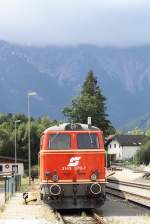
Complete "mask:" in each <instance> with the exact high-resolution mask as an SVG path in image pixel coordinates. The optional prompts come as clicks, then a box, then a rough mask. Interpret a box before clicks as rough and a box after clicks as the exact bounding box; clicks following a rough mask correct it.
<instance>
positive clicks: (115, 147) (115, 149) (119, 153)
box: [107, 140, 122, 160]
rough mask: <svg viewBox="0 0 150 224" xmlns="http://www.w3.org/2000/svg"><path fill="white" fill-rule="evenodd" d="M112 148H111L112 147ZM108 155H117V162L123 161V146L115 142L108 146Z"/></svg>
mask: <svg viewBox="0 0 150 224" xmlns="http://www.w3.org/2000/svg"><path fill="white" fill-rule="evenodd" d="M110 146H111V147H110ZM107 149H108V154H110V155H114V154H115V155H116V160H122V146H120V144H119V142H118V141H116V140H113V141H111V142H110V143H109V145H108V146H107Z"/></svg>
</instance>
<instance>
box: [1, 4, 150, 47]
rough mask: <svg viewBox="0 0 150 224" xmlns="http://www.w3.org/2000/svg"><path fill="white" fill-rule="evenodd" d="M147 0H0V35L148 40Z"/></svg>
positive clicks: (21, 39) (106, 42)
mask: <svg viewBox="0 0 150 224" xmlns="http://www.w3.org/2000/svg"><path fill="white" fill-rule="evenodd" d="M149 21H150V2H149V1H147V0H132V1H131V0H130V1H129V0H121V1H120V0H92V1H91V0H82V1H81V0H76V1H71V0H61V1H60V0H55V1H53V0H44V1H43V0H38V1H37V0H21V1H20V0H13V1H10V0H1V1H0V39H4V40H7V41H9V42H13V43H20V44H29V45H50V44H51V45H53V44H55V45H60V44H62V45H64V44H65V45H76V44H85V43H86V44H94V45H99V46H133V45H134V46H136V45H142V44H148V43H150V29H149Z"/></svg>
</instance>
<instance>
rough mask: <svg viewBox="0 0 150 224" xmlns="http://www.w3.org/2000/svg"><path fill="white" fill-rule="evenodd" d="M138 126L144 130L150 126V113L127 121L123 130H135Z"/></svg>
mask: <svg viewBox="0 0 150 224" xmlns="http://www.w3.org/2000/svg"><path fill="white" fill-rule="evenodd" d="M136 127H138V129H140V130H143V131H144V132H145V131H146V130H147V129H148V128H149V127H150V113H149V114H144V115H142V116H140V117H138V118H136V119H134V120H133V121H131V122H129V123H127V124H126V125H125V126H124V127H123V131H124V132H127V131H129V130H133V129H134V128H136Z"/></svg>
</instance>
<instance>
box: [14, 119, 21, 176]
mask: <svg viewBox="0 0 150 224" xmlns="http://www.w3.org/2000/svg"><path fill="white" fill-rule="evenodd" d="M20 122H21V120H16V121H15V175H16V174H17V129H16V126H17V123H20Z"/></svg>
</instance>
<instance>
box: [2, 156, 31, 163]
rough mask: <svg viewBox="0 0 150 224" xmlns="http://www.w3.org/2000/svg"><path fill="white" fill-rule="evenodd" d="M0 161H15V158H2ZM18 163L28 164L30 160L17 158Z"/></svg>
mask: <svg viewBox="0 0 150 224" xmlns="http://www.w3.org/2000/svg"><path fill="white" fill-rule="evenodd" d="M0 160H4V161H5V160H10V161H15V158H14V157H7V156H0ZM17 162H21V163H26V162H28V160H26V159H19V158H17Z"/></svg>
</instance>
